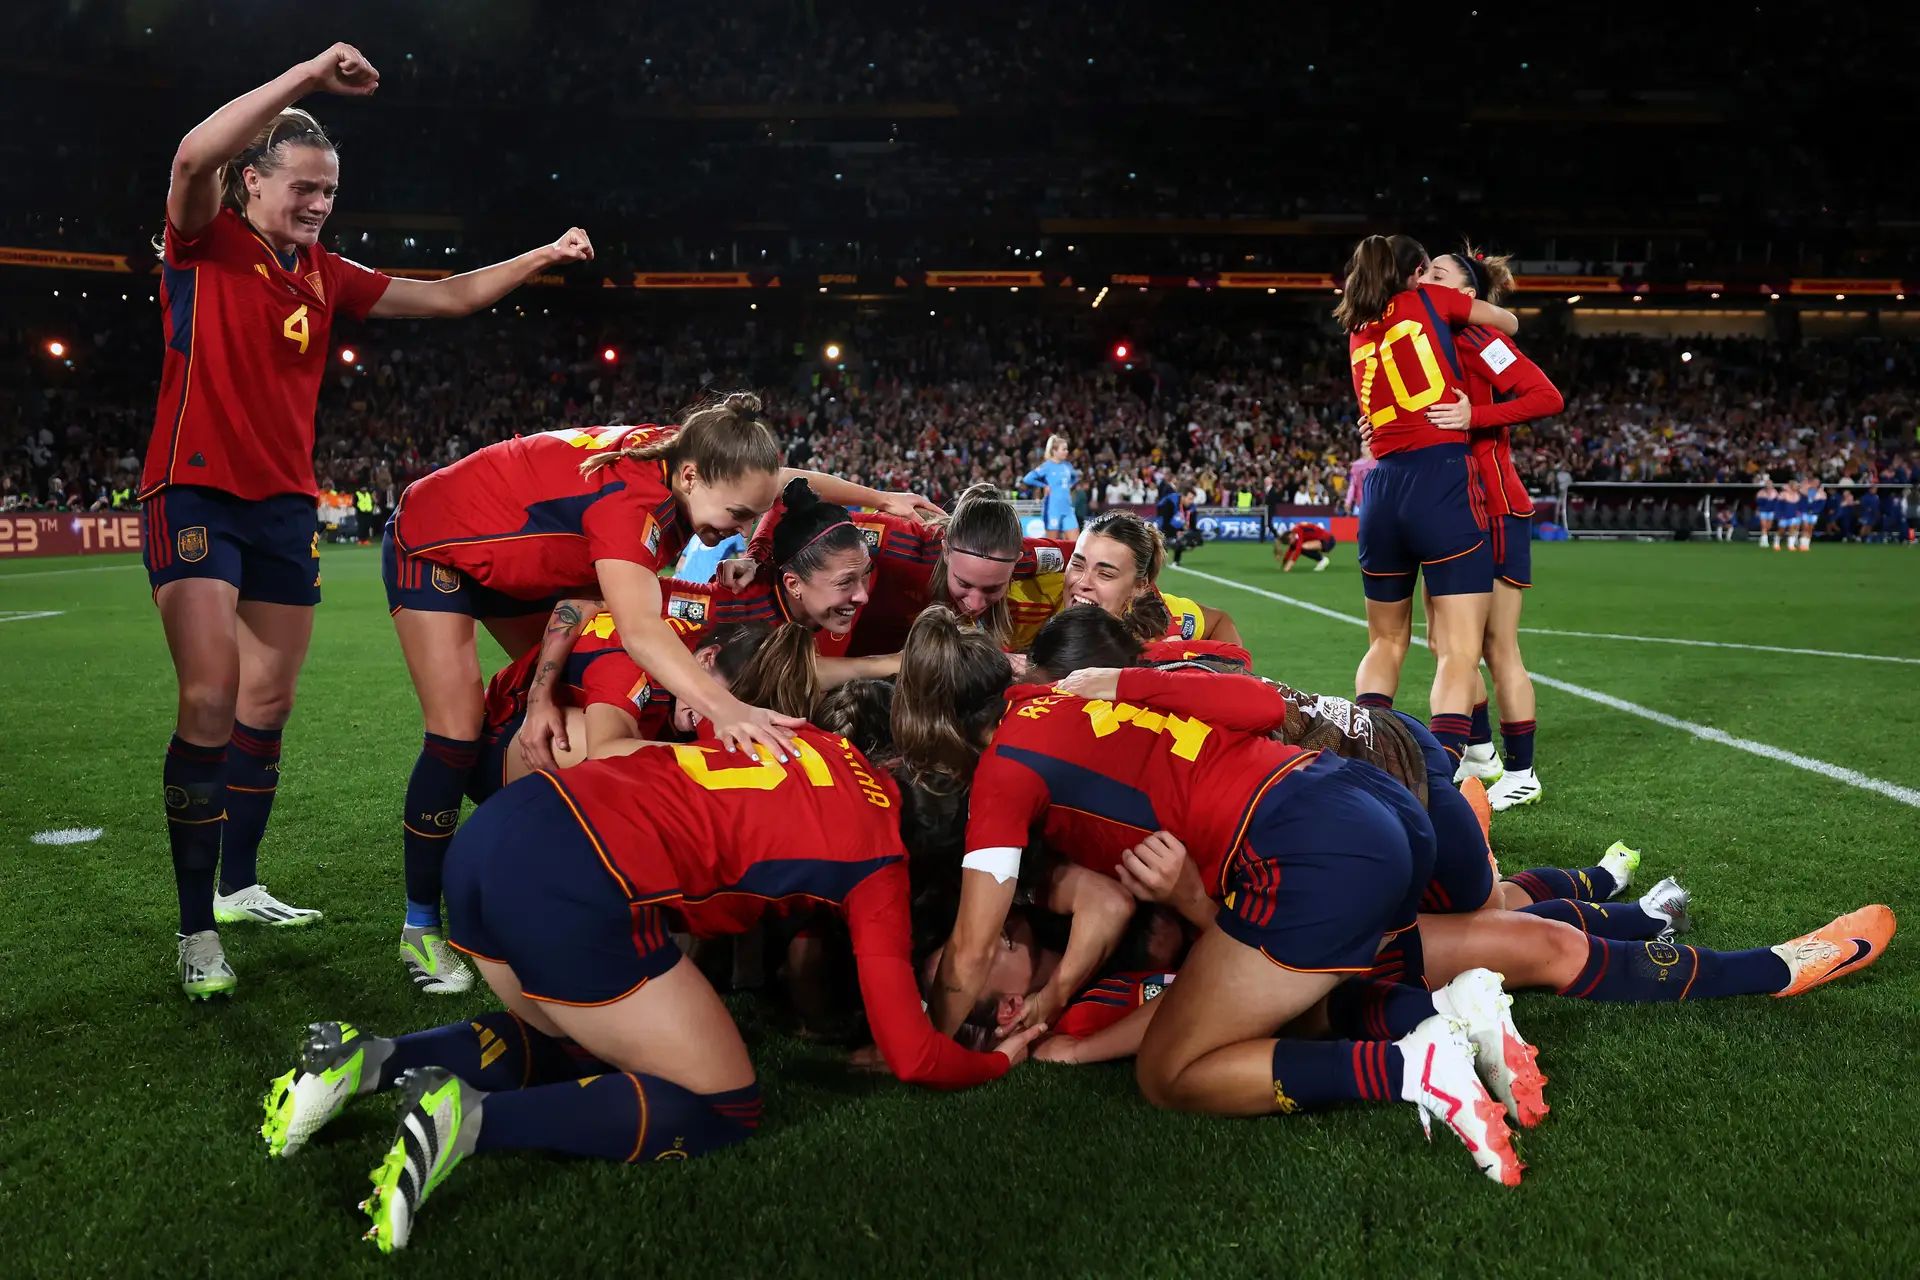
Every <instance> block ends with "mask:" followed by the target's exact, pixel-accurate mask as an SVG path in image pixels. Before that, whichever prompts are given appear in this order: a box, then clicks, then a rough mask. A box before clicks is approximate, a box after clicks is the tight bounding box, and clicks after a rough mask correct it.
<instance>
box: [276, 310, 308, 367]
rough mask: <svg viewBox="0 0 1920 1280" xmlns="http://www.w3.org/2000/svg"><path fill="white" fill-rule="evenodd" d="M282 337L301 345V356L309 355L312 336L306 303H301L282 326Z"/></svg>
mask: <svg viewBox="0 0 1920 1280" xmlns="http://www.w3.org/2000/svg"><path fill="white" fill-rule="evenodd" d="M280 336H281V337H283V338H285V339H286V340H287V341H288V342H297V343H299V344H300V354H301V355H305V354H307V339H308V337H309V336H310V334H309V331H308V329H307V304H306V303H304V302H303V303H301V304H300V306H299V307H298V308H297V309H296V310H295V311H294V313H293V314H292V315H290V316H288V317H287V318H286V320H285V322H284V323H282V324H281V326H280Z"/></svg>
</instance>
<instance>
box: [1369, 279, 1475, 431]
mask: <svg viewBox="0 0 1920 1280" xmlns="http://www.w3.org/2000/svg"><path fill="white" fill-rule="evenodd" d="M1472 310H1473V299H1471V298H1469V297H1468V296H1467V295H1466V294H1464V293H1461V292H1460V291H1459V290H1458V289H1443V288H1440V287H1438V286H1436V285H1430V284H1423V285H1421V286H1420V287H1419V288H1417V289H1408V290H1406V291H1405V292H1403V293H1398V294H1395V295H1394V297H1393V301H1391V302H1389V303H1388V304H1387V310H1386V313H1385V314H1384V315H1382V316H1381V317H1380V318H1379V319H1378V320H1375V321H1374V322H1373V323H1372V324H1370V325H1367V326H1366V327H1365V328H1363V329H1360V330H1358V331H1357V332H1355V333H1353V334H1350V335H1349V336H1348V338H1347V359H1348V360H1349V361H1350V362H1351V363H1352V365H1353V393H1354V395H1355V396H1357V397H1358V398H1359V401H1360V412H1361V413H1363V414H1365V415H1366V416H1367V419H1368V421H1370V422H1372V423H1373V456H1374V457H1376V458H1384V457H1385V456H1386V455H1388V454H1390V453H1401V452H1404V451H1405V450H1408V449H1427V448H1431V447H1432V446H1434V445H1437V444H1461V443H1464V441H1462V439H1461V433H1460V432H1458V431H1442V430H1441V429H1440V428H1439V427H1436V426H1434V425H1433V424H1432V423H1431V422H1428V421H1427V410H1428V409H1431V408H1432V407H1433V406H1435V405H1437V404H1441V403H1443V402H1445V401H1447V400H1451V399H1453V398H1454V392H1455V391H1456V390H1458V389H1459V388H1461V387H1462V386H1463V385H1464V383H1463V380H1462V378H1461V376H1460V373H1459V370H1458V367H1457V362H1458V359H1459V357H1458V356H1457V355H1456V354H1455V352H1454V337H1453V335H1454V330H1455V329H1456V328H1458V327H1460V326H1461V325H1464V324H1466V323H1467V319H1468V317H1469V315H1470V314H1471V313H1472Z"/></svg>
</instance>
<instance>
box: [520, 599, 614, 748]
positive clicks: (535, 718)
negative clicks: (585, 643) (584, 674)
mask: <svg viewBox="0 0 1920 1280" xmlns="http://www.w3.org/2000/svg"><path fill="white" fill-rule="evenodd" d="M599 612H600V601H598V600H595V599H592V598H591V597H589V598H584V599H579V600H562V601H561V602H560V603H559V604H556V605H555V606H553V612H552V613H551V614H550V615H548V617H547V630H546V634H545V635H543V636H541V638H540V656H539V657H538V658H536V659H535V660H534V664H533V683H531V684H529V685H528V686H527V715H526V719H525V720H524V721H523V722H522V723H521V726H520V732H519V733H518V734H517V735H515V736H516V737H517V738H518V739H519V742H520V758H521V759H522V760H524V761H525V762H526V765H527V768H528V769H548V770H552V769H557V768H559V767H560V765H559V763H558V762H557V761H556V760H555V759H554V752H555V751H565V750H567V719H566V716H565V715H563V714H562V713H561V711H560V708H559V707H558V706H556V705H555V704H554V701H553V686H554V685H555V684H556V683H558V679H557V678H558V676H559V674H560V672H561V670H562V669H564V668H565V667H566V665H567V657H568V655H569V654H571V653H572V652H573V645H574V642H575V641H576V640H578V639H579V638H580V631H581V628H583V627H585V626H586V625H587V619H589V618H591V617H593V615H595V614H596V613H599Z"/></svg>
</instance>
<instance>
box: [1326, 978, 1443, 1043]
mask: <svg viewBox="0 0 1920 1280" xmlns="http://www.w3.org/2000/svg"><path fill="white" fill-rule="evenodd" d="M1435 1012H1436V1010H1435V1009H1434V1007H1433V993H1432V992H1429V991H1423V990H1421V989H1420V988H1419V987H1410V986H1408V985H1407V984H1406V983H1404V982H1383V981H1381V980H1379V979H1377V978H1349V979H1348V980H1347V981H1345V982H1343V983H1341V984H1340V985H1339V986H1337V987H1335V988H1334V989H1333V991H1332V992H1331V993H1329V994H1328V996H1327V1021H1328V1022H1329V1023H1330V1024H1331V1025H1332V1028H1333V1034H1335V1035H1337V1036H1353V1037H1357V1038H1361V1039H1366V1040H1398V1039H1399V1038H1400V1037H1401V1036H1404V1035H1406V1034H1407V1033H1408V1032H1409V1031H1412V1030H1413V1029H1414V1028H1415V1027H1417V1026H1419V1025H1420V1024H1421V1023H1422V1022H1425V1021H1426V1020H1427V1019H1428V1018H1431V1017H1432V1016H1433V1015H1434V1013H1435Z"/></svg>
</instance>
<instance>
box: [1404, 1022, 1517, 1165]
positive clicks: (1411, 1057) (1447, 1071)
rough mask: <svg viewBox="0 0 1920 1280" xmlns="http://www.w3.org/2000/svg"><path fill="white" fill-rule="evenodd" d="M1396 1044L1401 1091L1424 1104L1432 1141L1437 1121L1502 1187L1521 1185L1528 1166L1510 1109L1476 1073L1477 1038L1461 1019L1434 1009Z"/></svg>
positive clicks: (1423, 1124) (1424, 1120)
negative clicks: (1515, 1135)
mask: <svg viewBox="0 0 1920 1280" xmlns="http://www.w3.org/2000/svg"><path fill="white" fill-rule="evenodd" d="M1396 1043H1397V1046H1398V1048H1399V1050H1400V1054H1401V1060H1402V1063H1403V1070H1402V1076H1401V1081H1402V1083H1401V1086H1400V1096H1401V1097H1402V1098H1404V1099H1405V1100H1406V1101H1408V1102H1411V1103H1413V1104H1414V1105H1415V1106H1416V1107H1418V1108H1419V1109H1420V1127H1421V1128H1422V1129H1425V1130H1426V1131H1427V1141H1429V1142H1431V1141H1433V1121H1435V1120H1438V1121H1440V1123H1442V1124H1444V1125H1446V1126H1447V1128H1449V1129H1451V1130H1453V1132H1454V1134H1455V1135H1456V1136H1458V1137H1459V1139H1460V1141H1461V1142H1463V1143H1465V1144H1466V1147H1467V1152H1468V1154H1469V1155H1471V1156H1472V1157H1473V1163H1474V1164H1475V1165H1477V1166H1478V1167H1479V1169H1480V1171H1481V1172H1482V1173H1484V1174H1486V1175H1487V1176H1488V1177H1489V1178H1492V1179H1493V1180H1494V1181H1495V1182H1498V1183H1500V1184H1501V1185H1503V1186H1508V1187H1517V1186H1519V1185H1520V1171H1521V1170H1522V1169H1524V1168H1526V1166H1525V1165H1523V1164H1521V1163H1520V1157H1519V1156H1518V1155H1517V1154H1516V1153H1515V1152H1514V1149H1513V1134H1512V1133H1511V1132H1510V1131H1509V1130H1508V1129H1507V1113H1506V1109H1505V1108H1504V1107H1502V1106H1501V1105H1500V1104H1499V1103H1498V1102H1495V1101H1494V1100H1493V1098H1492V1096H1491V1095H1490V1094H1488V1093H1487V1087H1486V1086H1485V1085H1483V1084H1481V1083H1480V1077H1479V1076H1478V1075H1476V1074H1474V1049H1473V1042H1472V1041H1471V1040H1469V1039H1467V1033H1466V1032H1465V1031H1463V1030H1462V1029H1461V1027H1460V1024H1459V1023H1458V1022H1456V1021H1455V1020H1454V1019H1452V1018H1448V1017H1444V1016H1442V1015H1439V1014H1435V1015H1434V1016H1433V1017H1431V1018H1428V1019H1427V1020H1426V1021H1425V1022H1422V1023H1421V1024H1420V1025H1419V1026H1417V1027H1415V1028H1414V1029H1413V1030H1412V1031H1410V1032H1408V1033H1407V1034H1406V1035H1404V1036H1402V1037H1401V1038H1400V1039H1399V1040H1398V1041H1397V1042H1396Z"/></svg>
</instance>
